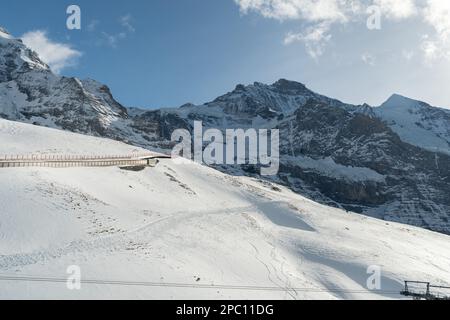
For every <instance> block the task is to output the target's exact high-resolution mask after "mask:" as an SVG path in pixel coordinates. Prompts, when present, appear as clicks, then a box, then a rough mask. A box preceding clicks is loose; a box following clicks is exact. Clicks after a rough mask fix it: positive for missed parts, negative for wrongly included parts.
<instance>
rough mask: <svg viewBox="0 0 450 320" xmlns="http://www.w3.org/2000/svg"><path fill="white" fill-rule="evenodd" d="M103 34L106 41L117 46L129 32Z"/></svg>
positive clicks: (112, 45) (114, 46)
mask: <svg viewBox="0 0 450 320" xmlns="http://www.w3.org/2000/svg"><path fill="white" fill-rule="evenodd" d="M102 35H103V38H104V40H105V41H106V43H107V44H108V45H109V46H111V47H113V48H117V44H118V43H119V41H120V40H122V39H125V38H126V37H127V34H126V33H125V32H119V33H117V34H109V33H107V32H102Z"/></svg>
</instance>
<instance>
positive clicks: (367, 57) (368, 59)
mask: <svg viewBox="0 0 450 320" xmlns="http://www.w3.org/2000/svg"><path fill="white" fill-rule="evenodd" d="M361 60H362V61H363V62H364V63H365V64H367V65H369V66H371V67H373V66H375V62H376V59H375V56H374V55H372V54H370V53H368V52H365V53H363V54H362V55H361Z"/></svg>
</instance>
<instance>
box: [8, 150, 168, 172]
mask: <svg viewBox="0 0 450 320" xmlns="http://www.w3.org/2000/svg"><path fill="white" fill-rule="evenodd" d="M163 158H170V156H166V155H163V154H157V153H147V154H128V155H102V156H99V155H48V154H40V155H6V156H0V168H21V167H46V168H70V167H116V166H119V167H127V166H131V167H139V166H144V167H148V166H149V167H151V166H155V165H156V163H157V161H158V160H157V159H163Z"/></svg>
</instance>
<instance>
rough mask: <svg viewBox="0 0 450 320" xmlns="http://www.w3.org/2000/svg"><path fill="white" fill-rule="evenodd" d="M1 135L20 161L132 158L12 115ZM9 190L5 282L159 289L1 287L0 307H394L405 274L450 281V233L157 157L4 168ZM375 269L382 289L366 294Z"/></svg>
mask: <svg viewBox="0 0 450 320" xmlns="http://www.w3.org/2000/svg"><path fill="white" fill-rule="evenodd" d="M0 137H1V140H2V142H4V145H3V149H2V151H3V152H6V153H17V154H27V153H29V152H30V151H32V152H34V153H48V152H49V150H55V152H64V153H69V154H83V153H84V154H86V153H94V154H108V153H111V150H117V151H118V152H124V153H127V152H132V151H134V150H135V149H136V148H135V147H133V146H128V145H125V144H123V143H119V142H116V141H111V140H108V139H99V138H94V137H89V136H83V135H78V134H73V133H67V132H63V131H59V130H54V129H46V128H41V127H37V126H32V125H28V124H20V123H17V122H11V121H6V120H0ZM29 137H37V139H38V140H39V143H34V141H32V140H31V139H30V138H29ZM0 187H1V189H2V190H3V191H2V193H0V206H1V207H2V210H0V221H1V222H2V223H1V224H0V234H1V237H2V241H0V252H2V254H1V255H0V274H1V275H2V276H5V275H14V276H15V277H23V276H28V277H30V276H31V277H33V276H34V277H41V278H42V277H47V278H62V279H65V278H66V277H67V274H66V270H67V267H68V266H71V265H78V266H79V267H80V268H81V275H82V279H89V280H105V281H125V282H151V283H161V284H164V286H161V287H158V286H156V287H144V286H117V285H107V284H102V285H99V284H87V283H83V284H82V290H81V291H71V290H67V288H66V286H65V283H64V282H63V283H49V282H19V281H2V290H0V298H2V299H12V298H26V299H36V298H39V299H54V298H58V299H61V298H62V299H117V298H126V299H151V298H153V299H162V298H166V299H391V298H400V295H399V291H400V290H401V289H402V286H403V280H405V279H420V280H425V281H430V282H432V283H434V284H441V285H449V284H450V283H448V282H445V281H446V279H449V278H450V274H449V271H448V268H447V266H448V265H449V264H450V242H449V237H448V236H446V235H442V234H439V233H435V232H431V231H428V230H424V229H421V228H416V227H410V226H406V225H403V224H397V223H387V222H384V221H380V220H377V219H373V218H369V217H364V216H361V215H358V214H354V213H347V212H345V211H343V210H340V209H334V208H330V207H326V206H323V205H320V204H318V203H315V202H313V201H310V200H308V199H306V198H304V197H302V196H300V195H298V194H295V193H293V192H292V191H290V190H289V189H287V188H285V187H283V186H280V185H276V184H271V183H268V182H267V181H263V180H260V179H253V178H249V177H233V176H230V175H227V174H223V173H220V172H218V171H216V170H213V169H211V168H208V167H205V166H201V165H197V164H193V163H189V164H184V165H180V164H178V165H177V164H175V163H174V162H172V160H162V161H161V162H160V163H159V164H158V165H157V166H156V167H155V168H148V169H146V170H144V171H141V172H130V171H122V170H120V169H118V168H62V169H48V168H14V169H3V170H0ZM174 199H176V201H174ZM431 262H432V263H431ZM374 265H375V266H379V267H380V268H381V275H382V277H381V290H380V291H369V290H368V289H367V286H366V281H367V278H368V276H369V275H368V274H367V269H368V267H369V266H374ZM171 284H178V285H180V284H182V285H185V286H186V285H187V286H188V287H184V288H180V287H175V286H171ZM211 285H215V286H216V287H215V288H213V287H211V288H208V286H211ZM199 286H203V287H205V286H206V287H207V288H199ZM217 286H219V287H217ZM220 286H239V287H245V286H253V287H270V288H274V289H276V288H278V289H277V290H274V289H273V290H267V291H266V290H248V289H242V288H241V289H230V288H229V287H228V288H227V287H226V288H224V287H220Z"/></svg>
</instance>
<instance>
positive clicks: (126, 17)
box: [119, 14, 136, 33]
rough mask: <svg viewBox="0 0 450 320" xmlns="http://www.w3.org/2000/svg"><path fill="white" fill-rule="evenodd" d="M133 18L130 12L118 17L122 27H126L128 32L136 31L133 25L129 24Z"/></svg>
mask: <svg viewBox="0 0 450 320" xmlns="http://www.w3.org/2000/svg"><path fill="white" fill-rule="evenodd" d="M132 20H133V18H132V16H131V14H127V15H124V16H123V17H120V19H119V21H120V24H121V25H122V27H124V28H125V29H127V31H128V32H130V33H133V32H135V31H136V29H135V28H134V26H133V25H132V24H131V21H132Z"/></svg>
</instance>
